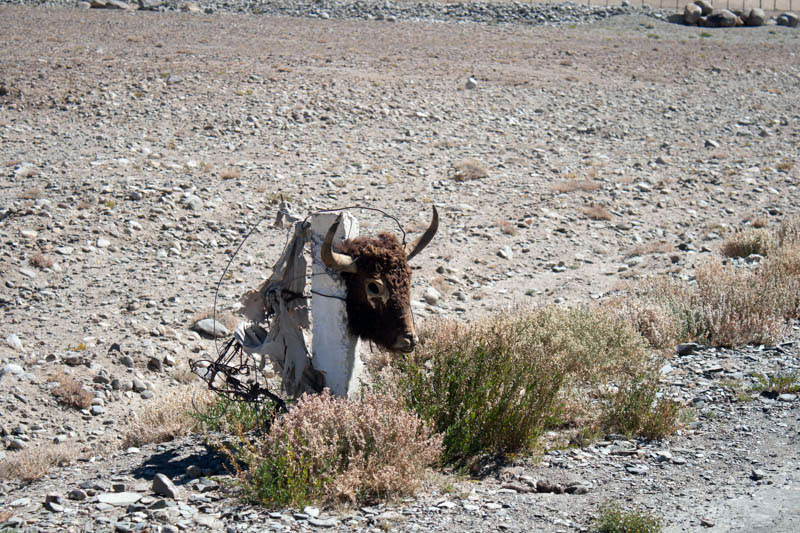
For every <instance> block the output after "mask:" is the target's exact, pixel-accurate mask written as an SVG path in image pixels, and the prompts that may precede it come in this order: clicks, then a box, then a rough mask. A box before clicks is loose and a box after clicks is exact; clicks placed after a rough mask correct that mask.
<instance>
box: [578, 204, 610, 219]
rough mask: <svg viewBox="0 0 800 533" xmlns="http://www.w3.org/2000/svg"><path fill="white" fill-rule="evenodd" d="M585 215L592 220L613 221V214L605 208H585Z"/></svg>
mask: <svg viewBox="0 0 800 533" xmlns="http://www.w3.org/2000/svg"><path fill="white" fill-rule="evenodd" d="M583 214H584V215H586V216H587V217H589V218H591V219H592V220H611V218H612V217H611V213H610V212H609V211H608V209H606V208H605V207H603V206H599V205H593V206H591V207H585V208H584V209H583Z"/></svg>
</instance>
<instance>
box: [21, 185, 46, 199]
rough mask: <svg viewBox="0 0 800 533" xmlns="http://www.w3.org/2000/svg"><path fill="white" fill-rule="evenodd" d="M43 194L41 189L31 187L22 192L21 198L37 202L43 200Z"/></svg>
mask: <svg viewBox="0 0 800 533" xmlns="http://www.w3.org/2000/svg"><path fill="white" fill-rule="evenodd" d="M43 194H44V193H43V192H42V189H41V188H39V187H31V188H30V189H26V190H24V191H22V193H21V194H20V195H19V197H20V198H21V199H23V200H36V199H37V198H41V197H42V195H43Z"/></svg>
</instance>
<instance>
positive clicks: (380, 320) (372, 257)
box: [341, 233, 411, 350]
mask: <svg viewBox="0 0 800 533" xmlns="http://www.w3.org/2000/svg"><path fill="white" fill-rule="evenodd" d="M341 253H344V254H347V255H349V256H350V257H353V258H354V259H355V261H356V265H358V274H349V273H346V272H343V273H342V277H343V278H344V281H345V284H346V285H347V322H348V324H349V327H350V332H351V333H352V334H353V335H358V336H359V337H361V338H362V339H369V340H371V341H373V342H374V343H375V344H377V345H378V346H382V347H383V348H386V349H389V350H391V349H392V346H393V345H394V343H395V341H396V340H397V337H398V335H399V334H401V333H410V332H409V331H408V328H407V326H406V324H408V323H410V314H411V309H410V305H411V267H409V266H408V261H407V260H406V253H405V251H404V250H403V246H402V245H401V244H400V242H399V241H398V240H397V237H395V236H394V235H392V234H390V233H381V234H380V235H378V236H377V237H374V238H369V237H358V238H356V239H352V240H348V241H345V242H344V243H342V246H341ZM374 274H378V275H380V276H383V279H384V283H385V284H386V288H387V289H388V290H389V300H388V301H387V302H386V305H385V306H384V305H383V304H382V303H381V302H378V303H377V304H376V307H373V306H372V305H371V304H370V302H369V300H368V299H367V294H366V291H365V289H364V278H370V277H373V275H374Z"/></svg>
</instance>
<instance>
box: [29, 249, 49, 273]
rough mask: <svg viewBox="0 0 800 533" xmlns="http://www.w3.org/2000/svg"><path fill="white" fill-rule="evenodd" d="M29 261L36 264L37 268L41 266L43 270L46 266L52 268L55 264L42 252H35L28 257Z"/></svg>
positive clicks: (33, 264)
mask: <svg viewBox="0 0 800 533" xmlns="http://www.w3.org/2000/svg"><path fill="white" fill-rule="evenodd" d="M28 262H29V263H30V264H31V265H32V266H35V267H36V268H41V269H42V270H44V269H46V268H51V267H52V266H53V260H52V259H51V258H49V257H47V256H46V255H44V254H43V253H42V252H35V253H34V254H33V255H32V256H31V257H30V259H28Z"/></svg>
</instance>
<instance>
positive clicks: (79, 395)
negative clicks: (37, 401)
mask: <svg viewBox="0 0 800 533" xmlns="http://www.w3.org/2000/svg"><path fill="white" fill-rule="evenodd" d="M52 379H53V380H55V381H57V382H58V387H56V388H55V389H53V390H52V394H53V396H55V397H56V398H57V399H58V401H59V402H60V403H63V404H64V405H66V406H69V407H74V408H76V409H87V408H88V407H89V406H90V405H92V399H94V394H92V392H91V391H88V390H86V389H84V388H83V386H82V385H81V384H80V383H79V382H78V381H77V380H76V379H75V378H73V377H72V376H70V375H67V374H65V373H64V371H63V370H59V372H57V373H56V374H55V375H54V376H53V377H52Z"/></svg>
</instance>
